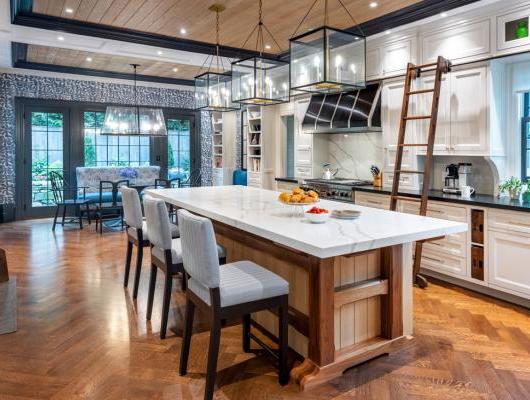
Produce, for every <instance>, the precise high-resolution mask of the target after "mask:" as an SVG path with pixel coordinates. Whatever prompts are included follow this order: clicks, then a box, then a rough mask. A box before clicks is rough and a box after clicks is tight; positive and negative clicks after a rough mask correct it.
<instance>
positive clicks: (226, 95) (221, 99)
mask: <svg viewBox="0 0 530 400" xmlns="http://www.w3.org/2000/svg"><path fill="white" fill-rule="evenodd" d="M208 10H210V11H213V12H215V34H216V44H215V54H213V55H211V56H208V57H207V58H206V60H205V62H204V64H203V66H204V65H205V64H206V63H207V62H208V60H210V64H209V66H208V70H207V71H206V72H204V73H202V74H200V75H197V76H196V77H195V109H197V110H204V111H219V112H225V111H234V110H239V109H240V108H241V106H240V105H239V104H238V103H234V102H232V99H231V96H230V87H231V82H232V73H231V72H230V71H226V72H219V71H220V70H221V69H222V68H223V61H222V59H221V57H220V56H219V13H221V12H223V11H224V10H225V7H224V6H223V5H222V4H213V5H212V6H210V7H209V8H208ZM210 57H211V58H210ZM214 59H215V60H216V63H215V66H216V72H213V71H211V67H212V63H213V60H214Z"/></svg>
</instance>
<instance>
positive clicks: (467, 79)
mask: <svg viewBox="0 0 530 400" xmlns="http://www.w3.org/2000/svg"><path fill="white" fill-rule="evenodd" d="M487 97H488V85H487V76H486V67H479V68H472V69H465V70H462V71H456V72H452V73H451V148H452V150H453V153H454V154H462V155H473V154H476V155H481V154H484V155H486V153H488V143H489V140H488V139H489V138H488V131H487V127H488V104H487Z"/></svg>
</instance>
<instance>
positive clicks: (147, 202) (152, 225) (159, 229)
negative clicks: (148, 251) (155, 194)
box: [144, 197, 171, 250]
mask: <svg viewBox="0 0 530 400" xmlns="http://www.w3.org/2000/svg"><path fill="white" fill-rule="evenodd" d="M144 211H145V222H146V225H147V235H148V237H149V241H150V242H151V244H152V245H153V246H155V247H158V248H159V249H162V250H171V228H170V225H169V224H170V222H169V215H168V213H167V208H166V203H165V202H164V201H163V200H160V199H154V198H152V197H149V198H144Z"/></svg>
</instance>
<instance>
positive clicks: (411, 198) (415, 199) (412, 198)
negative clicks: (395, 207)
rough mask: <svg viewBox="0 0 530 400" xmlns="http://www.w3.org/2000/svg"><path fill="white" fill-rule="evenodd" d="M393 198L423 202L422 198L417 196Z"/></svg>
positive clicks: (395, 197)
mask: <svg viewBox="0 0 530 400" xmlns="http://www.w3.org/2000/svg"><path fill="white" fill-rule="evenodd" d="M392 198H394V199H396V200H405V201H417V202H421V199H418V198H417V197H407V196H392Z"/></svg>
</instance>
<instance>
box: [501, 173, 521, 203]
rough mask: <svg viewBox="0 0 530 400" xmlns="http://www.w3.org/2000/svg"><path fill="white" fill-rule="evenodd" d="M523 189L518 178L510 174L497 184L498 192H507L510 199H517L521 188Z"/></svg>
mask: <svg viewBox="0 0 530 400" xmlns="http://www.w3.org/2000/svg"><path fill="white" fill-rule="evenodd" d="M522 189H523V182H521V180H520V179H519V178H516V177H515V176H512V177H511V178H510V179H507V180H505V181H504V182H503V183H501V184H500V185H499V192H500V193H508V194H509V195H510V198H511V199H512V200H519V198H520V197H521V190H522Z"/></svg>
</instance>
